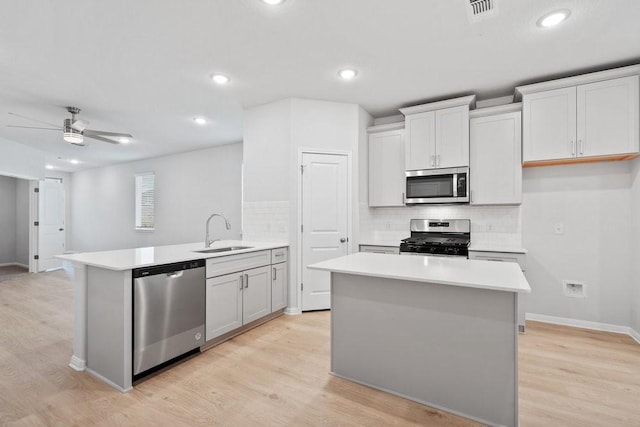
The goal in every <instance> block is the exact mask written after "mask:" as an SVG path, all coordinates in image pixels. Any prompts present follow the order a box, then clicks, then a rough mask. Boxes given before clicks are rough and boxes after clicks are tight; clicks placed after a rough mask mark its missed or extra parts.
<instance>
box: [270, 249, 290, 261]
mask: <svg viewBox="0 0 640 427" xmlns="http://www.w3.org/2000/svg"><path fill="white" fill-rule="evenodd" d="M287 252H288V251H287V248H278V249H272V250H271V264H277V263H279V262H285V261H287Z"/></svg>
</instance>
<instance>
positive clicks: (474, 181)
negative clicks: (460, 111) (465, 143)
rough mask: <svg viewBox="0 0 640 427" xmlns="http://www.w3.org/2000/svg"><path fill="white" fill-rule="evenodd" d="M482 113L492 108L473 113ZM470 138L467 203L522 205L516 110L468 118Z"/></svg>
mask: <svg viewBox="0 0 640 427" xmlns="http://www.w3.org/2000/svg"><path fill="white" fill-rule="evenodd" d="M517 106H518V104H514V105H512V106H510V107H511V108H514V107H515V108H518V107H517ZM483 110H487V111H492V110H493V109H491V108H486V109H482V110H475V111H474V114H475V113H477V114H485V113H483V112H482V111H483ZM470 138H471V141H470V150H471V159H470V166H469V169H470V174H471V177H470V181H469V183H470V186H471V204H472V205H509V204H520V203H522V150H521V147H522V144H521V114H520V111H512V112H507V113H502V114H489V115H483V116H482V117H472V118H471V120H470Z"/></svg>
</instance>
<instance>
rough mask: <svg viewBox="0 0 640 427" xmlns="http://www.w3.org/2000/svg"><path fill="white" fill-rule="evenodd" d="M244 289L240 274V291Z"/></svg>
mask: <svg viewBox="0 0 640 427" xmlns="http://www.w3.org/2000/svg"><path fill="white" fill-rule="evenodd" d="M243 287H244V281H243V280H242V274H241V275H240V290H242V288H243Z"/></svg>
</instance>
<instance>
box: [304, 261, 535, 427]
mask: <svg viewBox="0 0 640 427" xmlns="http://www.w3.org/2000/svg"><path fill="white" fill-rule="evenodd" d="M309 268H314V269H318V270H324V271H329V272H331V371H332V372H333V373H334V374H335V375H337V376H340V377H343V378H346V379H349V380H352V381H355V382H358V383H361V384H364V385H367V386H370V387H374V388H377V389H380V390H383V391H387V392H390V393H393V394H397V395H399V396H402V397H405V398H408V399H411V400H414V401H417V402H420V403H424V404H426V405H429V406H432V407H435V408H438V409H443V410H446V411H448V412H452V413H455V414H458V415H461V416H464V417H467V418H471V419H474V420H476V421H479V422H482V423H485V424H490V425H505V426H517V425H518V324H517V299H518V293H520V292H525V293H527V292H530V288H529V284H528V283H527V280H526V279H525V277H524V275H523V273H522V271H521V270H520V268H519V267H518V265H517V264H515V263H500V262H490V261H476V260H468V259H451V258H438V257H422V256H398V255H387V254H376V253H355V254H351V255H347V256H345V257H341V258H336V259H333V260H329V261H324V262H321V263H318V264H314V265H312V266H309Z"/></svg>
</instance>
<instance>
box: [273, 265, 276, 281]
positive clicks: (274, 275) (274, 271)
mask: <svg viewBox="0 0 640 427" xmlns="http://www.w3.org/2000/svg"><path fill="white" fill-rule="evenodd" d="M276 274H277V273H276V268H275V267H273V280H276Z"/></svg>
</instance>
